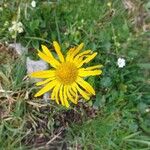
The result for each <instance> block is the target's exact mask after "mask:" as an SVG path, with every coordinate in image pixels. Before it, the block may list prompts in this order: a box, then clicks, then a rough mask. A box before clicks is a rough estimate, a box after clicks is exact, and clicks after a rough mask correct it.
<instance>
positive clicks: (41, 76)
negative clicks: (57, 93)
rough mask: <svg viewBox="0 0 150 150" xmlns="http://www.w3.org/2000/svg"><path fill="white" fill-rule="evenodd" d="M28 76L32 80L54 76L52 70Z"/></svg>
mask: <svg viewBox="0 0 150 150" xmlns="http://www.w3.org/2000/svg"><path fill="white" fill-rule="evenodd" d="M29 76H31V77H34V78H51V77H54V76H55V71H54V70H44V71H37V72H33V73H31V74H30V75H29Z"/></svg>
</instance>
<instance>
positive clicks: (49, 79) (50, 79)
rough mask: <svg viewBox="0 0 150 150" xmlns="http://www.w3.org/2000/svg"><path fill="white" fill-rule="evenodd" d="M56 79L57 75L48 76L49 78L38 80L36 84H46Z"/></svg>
mask: <svg viewBox="0 0 150 150" xmlns="http://www.w3.org/2000/svg"><path fill="white" fill-rule="evenodd" d="M54 79H55V77H52V78H48V79H46V80H44V81H40V82H37V83H36V86H39V85H43V84H46V83H48V82H49V81H52V80H54Z"/></svg>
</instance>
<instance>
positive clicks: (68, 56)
mask: <svg viewBox="0 0 150 150" xmlns="http://www.w3.org/2000/svg"><path fill="white" fill-rule="evenodd" d="M74 50H75V47H73V48H70V49H69V51H68V52H67V56H66V61H70V62H71V61H72V58H71V54H72V52H73V51H74Z"/></svg>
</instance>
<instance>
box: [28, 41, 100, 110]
mask: <svg viewBox="0 0 150 150" xmlns="http://www.w3.org/2000/svg"><path fill="white" fill-rule="evenodd" d="M53 46H54V49H55V51H56V53H57V55H58V59H59V60H58V59H55V58H54V56H53V55H52V53H51V52H50V50H49V49H48V48H47V47H46V46H44V45H42V46H41V47H42V51H38V56H39V57H40V58H41V59H43V60H44V61H46V62H48V63H49V64H50V66H51V67H52V68H51V69H50V70H44V71H38V72H33V73H32V74H31V75H30V76H31V77H35V78H43V79H45V80H43V81H40V82H37V83H36V85H37V86H39V85H44V87H43V88H42V89H41V90H40V91H38V92H37V93H36V94H35V97H38V96H41V95H43V94H44V93H46V92H48V91H50V90H51V91H52V93H51V99H52V100H55V101H56V103H57V104H60V103H61V104H62V105H63V106H66V107H69V106H70V105H69V102H68V100H70V101H71V102H73V103H74V104H77V102H78V97H79V95H81V96H82V97H83V98H84V99H86V100H89V99H90V96H91V95H95V91H94V89H93V87H92V86H91V85H90V84H89V83H88V82H86V81H85V80H84V78H85V77H88V76H95V75H100V74H101V73H102V70H100V68H101V67H102V65H96V66H91V67H86V68H85V67H83V65H84V64H86V63H88V62H90V61H91V60H92V59H94V57H95V56H96V55H97V53H96V52H95V53H92V51H91V50H86V51H83V52H81V53H79V52H80V51H81V50H82V48H83V46H84V44H83V43H81V44H80V45H79V46H77V47H74V48H71V49H70V50H69V51H68V52H67V55H66V57H64V56H63V54H62V52H61V48H60V46H59V44H58V43H57V42H56V41H54V42H53Z"/></svg>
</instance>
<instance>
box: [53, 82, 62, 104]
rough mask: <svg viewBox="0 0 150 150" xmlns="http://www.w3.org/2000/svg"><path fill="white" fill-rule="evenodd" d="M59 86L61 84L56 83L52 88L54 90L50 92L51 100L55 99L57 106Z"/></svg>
mask: <svg viewBox="0 0 150 150" xmlns="http://www.w3.org/2000/svg"><path fill="white" fill-rule="evenodd" d="M60 86H61V84H60V83H58V84H57V85H56V86H55V87H54V89H53V91H52V94H51V99H55V100H56V103H57V104H59V99H58V93H59V89H60Z"/></svg>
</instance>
